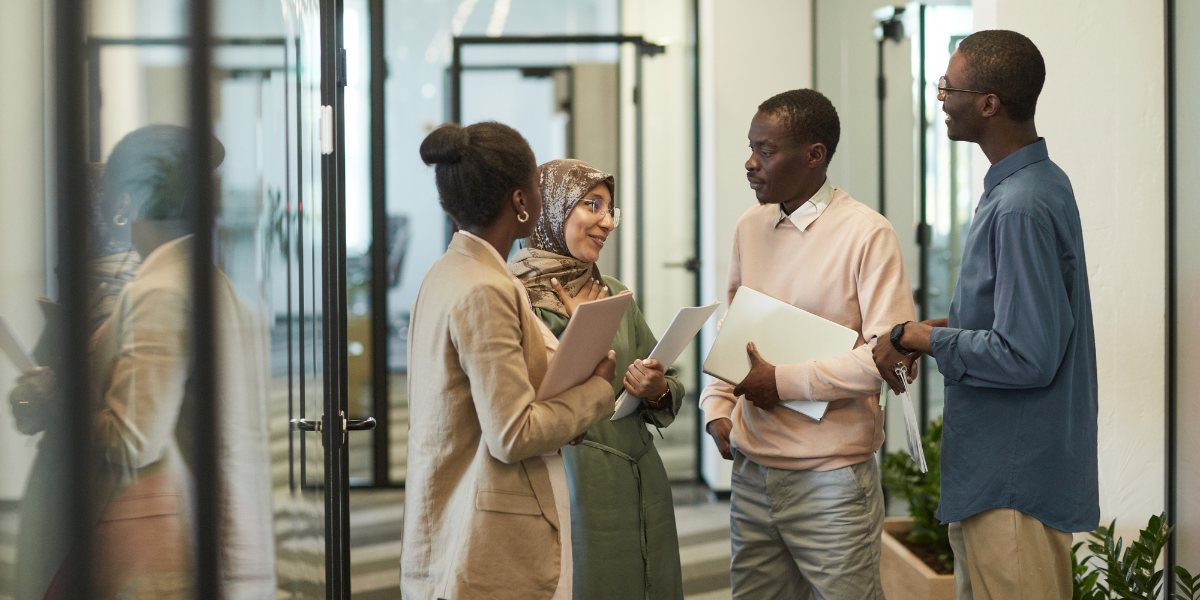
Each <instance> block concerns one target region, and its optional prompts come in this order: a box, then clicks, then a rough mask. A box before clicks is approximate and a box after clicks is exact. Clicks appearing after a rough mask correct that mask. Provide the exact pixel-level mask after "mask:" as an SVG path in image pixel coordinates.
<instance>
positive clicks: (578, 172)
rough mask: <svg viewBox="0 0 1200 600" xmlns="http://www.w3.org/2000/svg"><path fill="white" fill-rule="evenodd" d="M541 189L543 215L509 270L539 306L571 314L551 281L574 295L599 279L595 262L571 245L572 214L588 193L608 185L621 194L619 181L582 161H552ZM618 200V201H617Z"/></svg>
mask: <svg viewBox="0 0 1200 600" xmlns="http://www.w3.org/2000/svg"><path fill="white" fill-rule="evenodd" d="M538 171H539V173H540V179H539V183H538V187H539V188H540V189H541V191H542V214H541V216H540V217H539V218H538V222H537V227H536V228H534V230H533V235H531V236H530V237H528V238H526V239H525V248H524V249H522V250H520V251H519V252H517V253H516V254H515V255H513V258H512V262H510V263H508V270H509V271H512V274H513V275H516V276H517V278H518V279H520V280H521V283H523V284H525V288H526V289H527V290H529V299H530V301H531V302H532V303H533V305H534V306H535V307H537V308H542V309H545V310H549V311H551V312H555V313H558V314H561V315H566V314H567V308H566V307H565V306H563V303H562V301H561V300H559V299H558V294H555V293H554V288H552V287H551V286H550V280H551V279H552V278H553V279H558V282H559V284H561V285H562V286H563V289H564V290H566V292H567V293H568V294H571V295H575V294H578V293H579V290H580V289H582V288H583V286H584V284H586V283H587V282H588V280H589V279H597V280H598V279H600V270H599V269H597V268H596V265H595V263H585V262H583V261H581V260H579V259H577V258H575V257H574V256H571V251H570V250H569V249H567V237H566V223H567V216H568V215H570V214H571V211H573V210H575V205H576V204H578V203H579V201H580V200H581V199H582V198H583V196H584V195H585V194H587V193H588V192H590V191H592V188H595V187H596V186H597V185H600V184H601V183H603V184H604V185H606V186H608V193H609V194H610V195H612V196H613V197H614V198H615V197H616V179H615V178H614V177H613V176H612V175H609V174H608V173H605V172H603V171H601V170H599V169H597V168H595V167H593V166H591V165H589V164H587V163H585V162H583V161H581V160H574V159H559V160H552V161H550V162H548V163H546V164H544V165H542V166H541V167H539V168H538ZM614 203H615V202H614Z"/></svg>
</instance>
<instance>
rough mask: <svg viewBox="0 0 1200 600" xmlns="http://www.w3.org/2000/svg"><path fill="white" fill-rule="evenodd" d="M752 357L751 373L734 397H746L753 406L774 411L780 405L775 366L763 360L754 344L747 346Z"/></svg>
mask: <svg viewBox="0 0 1200 600" xmlns="http://www.w3.org/2000/svg"><path fill="white" fill-rule="evenodd" d="M746 354H748V355H750V372H749V373H747V374H746V378H745V379H743V380H742V382H741V383H739V384H738V385H737V387H735V388H733V395H734V396H745V397H746V399H747V400H749V401H750V403H751V404H753V405H754V406H757V407H758V408H761V409H763V410H774V409H775V406H776V405H778V404H779V402H780V400H779V388H777V387H776V386H775V365H773V364H771V363H769V362H767V361H766V360H763V357H762V356H760V355H759V354H758V348H757V347H756V346H755V345H754V342H750V343H749V344H746Z"/></svg>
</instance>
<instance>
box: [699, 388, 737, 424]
mask: <svg viewBox="0 0 1200 600" xmlns="http://www.w3.org/2000/svg"><path fill="white" fill-rule="evenodd" d="M736 406H737V404H736V403H734V402H730V401H729V400H728V399H726V398H722V397H720V396H706V397H704V398H702V399H701V400H700V412H701V413H703V418H704V421H703V422H702V423H701V425H703V427H701V429H707V428H708V424H709V423H712V422H713V421H716V420H717V419H729V420H730V421H732V420H733V409H734V407H736Z"/></svg>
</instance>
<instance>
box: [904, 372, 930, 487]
mask: <svg viewBox="0 0 1200 600" xmlns="http://www.w3.org/2000/svg"><path fill="white" fill-rule="evenodd" d="M896 377H898V378H899V379H900V383H902V384H904V392H902V393H901V394H900V403H901V404H903V405H904V430H905V431H906V432H908V455H909V456H911V457H912V459H913V462H915V463H917V466H918V467H920V468H921V472H922V473H927V472H929V467H928V465H926V464H925V449H924V448H923V447H922V446H921V427H920V424H919V422H918V421H917V411H916V409H914V408H913V403H912V397H911V396H909V395H908V368H907V367H905V366H904V365H903V364H898V365H896Z"/></svg>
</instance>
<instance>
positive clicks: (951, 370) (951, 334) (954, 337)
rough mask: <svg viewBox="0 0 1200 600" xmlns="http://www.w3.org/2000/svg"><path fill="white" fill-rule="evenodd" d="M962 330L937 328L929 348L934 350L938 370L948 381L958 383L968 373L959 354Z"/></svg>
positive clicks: (930, 336)
mask: <svg viewBox="0 0 1200 600" xmlns="http://www.w3.org/2000/svg"><path fill="white" fill-rule="evenodd" d="M960 333H962V330H961V329H956V328H954V327H936V328H934V330H933V332H932V333H930V334H929V347H930V349H931V350H933V359H934V360H936V361H937V366H938V370H939V371H941V372H942V375H943V376H945V377H946V379H947V380H949V381H952V382H955V383H957V382H958V381H959V380H961V379H962V377H963V375H965V374H966V372H967V365H966V363H964V362H963V359H962V357H961V356H959V354H958V334H960Z"/></svg>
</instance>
